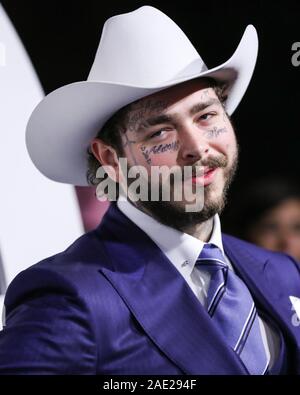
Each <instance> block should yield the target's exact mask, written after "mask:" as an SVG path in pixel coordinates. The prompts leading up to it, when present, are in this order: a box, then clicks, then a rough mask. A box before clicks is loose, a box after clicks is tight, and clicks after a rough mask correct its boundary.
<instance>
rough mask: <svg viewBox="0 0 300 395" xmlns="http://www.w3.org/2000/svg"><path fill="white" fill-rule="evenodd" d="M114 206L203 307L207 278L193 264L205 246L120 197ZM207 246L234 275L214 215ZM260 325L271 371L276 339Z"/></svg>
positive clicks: (276, 337) (265, 324) (273, 333)
mask: <svg viewBox="0 0 300 395" xmlns="http://www.w3.org/2000/svg"><path fill="white" fill-rule="evenodd" d="M117 206H118V208H119V209H120V210H121V211H122V213H123V214H125V215H126V216H127V217H128V218H129V219H130V220H131V221H132V222H134V223H135V224H136V225H137V226H138V227H139V228H140V229H141V230H143V231H144V232H145V233H146V234H147V235H148V236H149V237H150V238H151V239H152V240H153V241H154V243H155V244H156V245H157V246H158V247H159V248H160V249H161V251H162V252H163V253H164V254H165V255H166V257H167V258H168V259H169V261H170V262H171V263H172V264H173V265H174V266H175V267H176V269H177V270H178V272H179V273H180V274H181V275H182V276H183V278H184V279H185V281H186V282H187V284H188V285H189V286H190V288H191V290H192V291H193V293H194V294H195V295H196V297H197V298H198V300H199V301H200V302H201V304H202V305H204V306H205V303H206V298H207V290H208V287H209V282H210V275H209V274H208V273H207V272H206V271H205V270H201V269H199V265H197V267H195V263H196V260H197V258H198V257H199V255H200V253H201V251H202V248H203V246H204V244H205V243H204V242H203V241H201V240H199V239H197V238H195V237H193V236H191V235H189V234H187V233H183V232H181V231H179V230H176V229H174V228H171V227H169V226H166V225H164V224H161V223H160V222H158V221H157V220H156V219H154V218H153V217H151V216H150V215H148V214H146V213H144V212H142V211H141V210H139V209H138V208H136V207H135V206H134V205H133V204H131V203H130V202H129V201H128V200H126V199H125V198H123V197H119V199H118V201H117ZM162 235H163V237H162ZM208 243H212V244H215V245H216V246H217V247H219V249H220V250H221V251H222V253H223V254H224V257H225V259H226V263H227V264H228V267H229V269H230V270H233V271H234V269H233V266H232V264H231V263H230V260H229V259H228V257H227V256H226V255H225V253H224V249H223V243H222V233H221V223H220V218H219V216H218V215H217V214H216V215H215V216H214V219H213V231H212V234H211V237H210V239H209V241H208ZM259 324H260V329H261V334H262V340H263V343H264V347H265V350H266V354H267V357H268V359H269V360H270V362H269V366H270V367H271V366H272V365H273V364H274V362H275V361H276V359H277V357H278V353H279V347H280V341H279V336H278V334H277V333H276V332H274V330H273V329H272V328H271V327H270V326H269V325H268V324H267V323H266V322H265V321H264V320H263V319H262V318H260V317H259Z"/></svg>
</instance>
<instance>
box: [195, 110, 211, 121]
mask: <svg viewBox="0 0 300 395" xmlns="http://www.w3.org/2000/svg"><path fill="white" fill-rule="evenodd" d="M214 115H215V113H214V112H207V113H205V114H202V115H201V116H200V117H199V121H208V120H209V119H210V118H212V117H213V116H214Z"/></svg>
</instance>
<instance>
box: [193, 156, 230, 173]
mask: <svg viewBox="0 0 300 395" xmlns="http://www.w3.org/2000/svg"><path fill="white" fill-rule="evenodd" d="M227 166H228V159H227V158H226V156H225V155H220V156H215V157H212V156H210V157H208V158H206V159H203V160H201V161H199V162H198V163H195V164H193V165H192V177H201V176H203V174H204V172H205V170H206V169H209V170H214V169H216V168H218V167H220V168H225V167H227Z"/></svg>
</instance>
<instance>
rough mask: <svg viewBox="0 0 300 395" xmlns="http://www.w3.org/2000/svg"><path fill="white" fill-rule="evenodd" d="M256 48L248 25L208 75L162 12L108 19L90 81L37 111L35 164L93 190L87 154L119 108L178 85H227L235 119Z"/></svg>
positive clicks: (32, 147)
mask: <svg viewBox="0 0 300 395" xmlns="http://www.w3.org/2000/svg"><path fill="white" fill-rule="evenodd" d="M257 49H258V39H257V33H256V30H255V28H254V27H253V26H252V25H249V26H247V28H246V30H245V32H244V35H243V37H242V39H241V41H240V43H239V45H238V47H237V49H236V51H235V52H234V54H233V55H232V57H231V58H230V59H229V60H228V61H227V62H225V63H223V64H222V65H220V66H217V67H214V68H213V69H210V70H208V69H207V67H206V65H205V64H204V62H203V60H202V59H201V57H200V55H199V54H198V52H197V51H196V49H195V48H194V47H193V45H192V44H191V42H190V41H189V39H188V38H187V37H186V35H185V34H184V33H183V31H182V30H181V29H180V28H179V27H178V26H177V25H176V24H175V23H174V22H173V21H172V20H171V19H170V18H169V17H168V16H167V15H165V14H163V13H162V12H161V11H159V10H157V9H156V8H153V7H149V6H144V7H141V8H139V9H137V10H136V11H133V12H130V13H127V14H122V15H117V16H114V17H112V18H109V19H108V20H107V21H106V22H105V24H104V27H103V32H102V36H101V40H100V44H99V47H98V50H97V53H96V57H95V60H94V63H93V66H92V68H91V71H90V74H89V76H88V79H87V81H81V82H75V83H72V84H69V85H66V86H63V87H61V88H59V89H57V90H55V91H54V92H52V93H50V94H49V95H47V96H46V97H45V98H44V99H43V100H42V101H41V102H40V103H39V104H38V106H37V107H36V108H35V110H34V111H33V113H32V115H31V117H30V119H29V122H28V125H27V130H26V144H27V149H28V152H29V155H30V157H31V159H32V161H33V163H34V164H35V166H36V167H37V168H38V169H39V170H40V171H41V172H42V173H43V174H44V175H45V176H47V177H49V178H50V179H52V180H55V181H59V182H64V183H70V184H74V185H82V186H84V185H88V183H87V179H86V172H87V148H88V146H89V143H90V142H91V140H92V139H93V138H94V137H95V136H96V135H97V133H98V132H99V130H100V129H101V127H102V126H103V125H104V123H105V122H106V121H107V120H108V119H109V118H110V117H111V116H112V115H113V114H114V113H115V112H116V111H117V110H119V109H120V108H121V107H123V106H125V105H127V104H129V103H131V102H133V101H135V100H137V99H140V98H142V97H144V96H148V95H150V94H152V93H154V92H157V91H159V90H162V89H165V88H168V87H171V86H173V85H176V84H178V83H180V82H184V81H188V80H191V79H194V78H198V77H204V76H207V77H212V78H214V79H215V80H218V81H223V82H225V83H227V85H228V88H227V94H228V99H227V101H226V104H225V107H226V110H227V112H228V114H232V113H233V111H234V110H235V108H236V107H237V105H238V104H239V102H240V100H241V99H242V97H243V95H244V93H245V91H246V89H247V87H248V84H249V82H250V79H251V76H252V73H253V70H254V66H255V62H256V57H257Z"/></svg>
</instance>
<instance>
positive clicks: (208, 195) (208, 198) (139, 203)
mask: <svg viewBox="0 0 300 395" xmlns="http://www.w3.org/2000/svg"><path fill="white" fill-rule="evenodd" d="M236 148H237V149H236V153H235V155H234V157H233V160H232V163H231V164H229V161H228V158H227V157H226V156H225V155H223V154H222V155H220V156H217V157H208V158H207V159H205V160H203V161H200V162H198V163H195V164H194V165H192V166H191V167H192V174H196V166H207V167H209V168H219V169H223V177H224V186H223V189H222V191H221V192H220V193H219V195H218V196H215V197H214V196H213V195H214V187H215V185H214V182H212V183H211V184H209V185H207V186H204V187H203V186H202V187H201V188H202V194H203V205H202V207H201V210H198V211H193V212H187V211H186V210H185V207H184V205H181V204H178V202H176V201H172V200H170V201H165V200H163V199H159V200H158V201H153V200H151V196H150V195H149V197H148V199H147V200H141V199H140V200H136V199H135V201H134V202H132V201H131V203H132V204H133V205H135V206H136V207H137V208H138V209H140V210H141V211H143V212H145V213H146V214H149V215H150V216H152V217H153V218H155V219H156V220H157V221H159V222H160V223H162V224H164V225H167V226H170V227H172V228H175V229H177V230H181V231H183V232H184V231H185V230H186V229H187V228H190V227H193V226H196V225H199V224H201V223H204V222H206V221H207V220H208V219H210V218H212V217H213V216H214V215H215V214H220V213H221V212H222V210H223V209H224V207H225V205H226V200H227V193H228V190H229V187H230V185H231V183H232V181H233V179H234V176H235V174H236V170H237V167H238V146H237V147H236ZM127 182H128V185H130V184H131V183H132V182H133V180H130V179H128V180H127ZM172 184H173V182H172V178H171V179H170V185H172ZM173 185H174V184H173ZM162 186H163V183H162V182H160V183H159V192H160V197H161V196H162V192H161V191H162ZM148 191H151V182H148ZM128 199H129V200H130V198H129V197H128Z"/></svg>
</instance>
